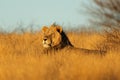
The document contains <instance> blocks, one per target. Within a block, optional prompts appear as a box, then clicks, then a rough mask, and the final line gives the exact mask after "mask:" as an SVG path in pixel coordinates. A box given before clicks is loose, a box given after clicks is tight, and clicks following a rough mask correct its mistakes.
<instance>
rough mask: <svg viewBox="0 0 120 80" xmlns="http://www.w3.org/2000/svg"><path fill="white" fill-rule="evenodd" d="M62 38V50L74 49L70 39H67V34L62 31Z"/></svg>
mask: <svg viewBox="0 0 120 80" xmlns="http://www.w3.org/2000/svg"><path fill="white" fill-rule="evenodd" d="M61 37H62V41H61V43H60V45H59V47H60V48H64V47H67V46H68V47H73V45H72V44H71V42H70V40H69V38H68V37H67V35H66V34H65V32H64V31H62V33H61Z"/></svg>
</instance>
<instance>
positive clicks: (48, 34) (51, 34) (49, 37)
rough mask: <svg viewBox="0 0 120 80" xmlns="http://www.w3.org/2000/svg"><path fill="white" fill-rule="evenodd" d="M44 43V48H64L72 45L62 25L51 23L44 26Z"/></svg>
mask: <svg viewBox="0 0 120 80" xmlns="http://www.w3.org/2000/svg"><path fill="white" fill-rule="evenodd" d="M42 44H43V47H44V48H57V49H58V48H64V47H65V46H68V45H70V46H72V44H71V43H70V41H69V39H68V38H67V36H66V34H65V33H64V32H63V29H62V27H61V26H58V25H51V26H50V27H47V26H44V27H43V28H42Z"/></svg>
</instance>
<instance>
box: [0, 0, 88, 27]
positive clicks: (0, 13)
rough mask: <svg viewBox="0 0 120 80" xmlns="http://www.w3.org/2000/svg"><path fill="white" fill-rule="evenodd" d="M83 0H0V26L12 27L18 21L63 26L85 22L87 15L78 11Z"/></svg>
mask: <svg viewBox="0 0 120 80" xmlns="http://www.w3.org/2000/svg"><path fill="white" fill-rule="evenodd" d="M83 1H85V0H0V26H1V27H3V28H5V29H12V28H15V25H16V24H17V23H19V22H23V23H24V24H26V25H27V24H30V23H34V24H37V25H39V26H43V25H50V24H52V23H53V22H56V23H58V24H61V25H65V26H67V25H71V26H75V25H79V24H85V21H86V19H87V17H86V15H84V14H82V12H81V11H80V10H82V6H81V3H82V2H83ZM86 1H87V0H86ZM85 25H86V24H85Z"/></svg>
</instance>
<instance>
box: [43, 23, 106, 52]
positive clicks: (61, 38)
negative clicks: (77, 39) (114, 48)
mask: <svg viewBox="0 0 120 80" xmlns="http://www.w3.org/2000/svg"><path fill="white" fill-rule="evenodd" d="M42 33H43V47H44V50H45V51H51V50H55V51H56V50H61V49H64V48H67V49H69V50H76V51H80V52H82V53H100V54H103V53H106V51H100V50H89V49H84V48H75V47H74V46H73V45H72V44H71V42H70V40H69V39H68V37H67V35H66V34H65V32H64V31H63V30H62V27H60V26H58V25H51V26H50V28H48V27H43V29H42Z"/></svg>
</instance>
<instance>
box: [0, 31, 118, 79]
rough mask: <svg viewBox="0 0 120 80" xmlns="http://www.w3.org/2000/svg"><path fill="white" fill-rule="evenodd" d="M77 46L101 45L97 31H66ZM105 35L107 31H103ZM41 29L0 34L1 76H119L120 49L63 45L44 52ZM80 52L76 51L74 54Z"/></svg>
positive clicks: (115, 77)
mask: <svg viewBox="0 0 120 80" xmlns="http://www.w3.org/2000/svg"><path fill="white" fill-rule="evenodd" d="M67 35H68V37H69V39H70V41H71V43H73V45H75V47H82V48H87V49H99V47H98V46H99V45H98V44H99V43H102V44H104V39H105V38H103V36H101V35H100V34H98V33H94V32H93V33H92V32H91V33H89V32H83V33H75V32H70V33H69V32H68V33H67ZM102 35H104V34H102ZM41 43H42V41H41V33H40V32H39V33H34V34H32V33H24V34H15V33H10V34H0V80H119V79H120V76H119V75H120V62H119V61H120V54H119V51H116V50H109V51H108V53H107V54H106V55H105V56H99V55H94V54H89V55H86V54H81V53H80V52H78V51H76V50H73V51H69V50H68V49H64V50H61V51H58V52H55V53H56V54H52V52H51V54H49V55H46V54H43V53H42V50H43V48H42V45H41ZM75 53H77V54H75Z"/></svg>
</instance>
